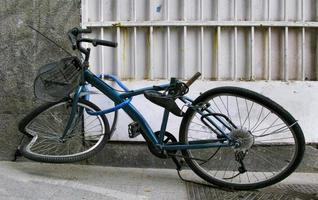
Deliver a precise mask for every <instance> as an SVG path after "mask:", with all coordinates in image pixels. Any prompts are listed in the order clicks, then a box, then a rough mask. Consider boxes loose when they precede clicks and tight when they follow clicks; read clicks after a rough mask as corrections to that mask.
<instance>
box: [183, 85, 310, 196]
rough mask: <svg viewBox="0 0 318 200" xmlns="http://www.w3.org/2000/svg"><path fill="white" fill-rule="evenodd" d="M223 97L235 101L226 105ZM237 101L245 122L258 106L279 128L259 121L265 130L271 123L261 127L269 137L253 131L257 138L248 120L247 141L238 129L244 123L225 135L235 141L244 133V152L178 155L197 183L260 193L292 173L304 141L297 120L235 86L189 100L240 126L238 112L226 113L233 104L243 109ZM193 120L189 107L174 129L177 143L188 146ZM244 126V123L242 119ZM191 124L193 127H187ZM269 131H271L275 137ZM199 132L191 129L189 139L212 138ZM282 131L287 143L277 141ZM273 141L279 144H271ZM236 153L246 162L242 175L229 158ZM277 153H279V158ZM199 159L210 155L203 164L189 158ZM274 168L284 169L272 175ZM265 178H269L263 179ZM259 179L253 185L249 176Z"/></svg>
mask: <svg viewBox="0 0 318 200" xmlns="http://www.w3.org/2000/svg"><path fill="white" fill-rule="evenodd" d="M225 97H226V98H225ZM222 98H223V99H222ZM229 98H234V99H235V100H233V101H234V103H233V102H230V101H231V100H229ZM240 99H244V100H242V102H243V103H242V102H241V103H242V104H244V103H246V108H247V109H246V111H245V112H246V115H247V117H246V118H251V117H252V116H251V115H254V109H256V108H255V107H254V106H257V105H256V104H258V105H260V106H263V107H264V108H263V107H262V109H265V110H268V111H269V113H270V114H268V116H272V115H275V116H277V121H278V120H280V121H281V122H282V123H284V124H283V125H284V126H283V125H276V124H271V122H264V123H266V126H268V125H269V124H271V125H270V126H268V127H266V128H269V129H268V130H270V131H272V132H269V133H266V132H264V133H263V131H268V130H267V129H258V127H256V128H257V130H261V132H262V134H259V133H257V132H260V131H256V129H251V125H252V122H253V120H252V119H251V120H250V119H249V120H250V121H249V122H248V123H249V125H248V126H249V128H250V130H248V131H250V136H248V135H249V132H248V131H245V130H246V129H245V128H243V127H244V126H247V122H244V123H246V125H245V124H243V126H236V128H237V130H239V131H233V130H235V129H234V128H233V129H232V131H229V134H230V135H231V136H233V137H234V136H235V137H238V135H239V134H241V135H244V134H245V135H246V136H248V137H245V136H244V137H243V139H242V140H241V141H243V142H242V144H244V145H246V146H245V147H244V148H243V147H239V148H241V149H237V148H236V147H232V148H231V147H218V148H209V149H205V150H204V151H205V152H203V150H202V151H201V152H199V153H198V152H196V151H200V150H189V149H188V150H182V154H183V156H184V158H185V161H186V163H187V164H188V166H189V167H190V168H191V169H192V170H193V171H194V172H195V173H196V174H197V175H198V176H199V177H201V178H202V179H204V180H206V181H207V182H209V183H212V184H214V185H217V186H220V187H226V188H230V189H237V190H250V189H258V188H263V187H266V186H269V185H272V184H275V183H277V182H279V181H281V180H283V179H284V178H286V177H287V176H288V175H290V174H291V173H292V172H293V171H294V170H295V169H296V168H297V166H298V165H299V164H300V162H301V160H302V157H303V155H304V150H305V139H304V136H303V133H302V130H301V128H300V126H299V125H298V123H297V121H296V120H295V119H294V118H293V117H292V116H291V115H290V114H289V113H288V112H287V111H286V110H285V109H284V108H282V107H281V106H280V105H278V104H277V103H275V102H274V101H272V100H270V99H269V98H267V97H265V96H263V95H261V94H258V93H256V92H253V91H250V90H247V89H243V88H237V87H220V88H215V89H211V90H209V91H206V92H205V93H203V94H202V95H200V96H199V97H198V98H197V99H195V101H194V102H193V105H199V104H200V103H202V102H210V101H211V100H212V102H211V105H210V107H209V108H211V110H212V112H215V113H223V114H225V115H226V116H227V117H228V118H229V119H230V120H231V121H232V122H234V121H236V124H239V122H238V121H239V120H238V118H240V121H241V124H240V125H242V121H243V120H241V116H239V117H238V116H237V115H241V114H237V113H240V112H242V110H241V111H240V109H237V111H234V112H233V110H235V109H233V110H230V109H229V105H231V104H233V105H234V104H236V105H237V108H240V107H241V109H242V108H243V106H244V105H241V104H238V102H239V101H240ZM226 100H227V102H226ZM216 101H219V102H220V104H221V106H222V104H223V107H224V108H223V111H224V110H226V109H227V112H223V111H222V108H221V106H220V107H219V108H216V107H217V106H215V105H218V104H217V102H216ZM235 101H236V102H235ZM251 102H253V103H251ZM248 105H250V106H248ZM252 110H253V112H252ZM262 112H263V110H262ZM264 112H265V111H264ZM255 113H259V112H256V110H255ZM257 115H259V116H262V118H263V116H264V115H265V114H264V115H263V114H257ZM257 115H256V116H257ZM195 116H196V111H195V110H194V109H192V108H189V109H188V110H187V112H186V114H185V116H184V117H183V119H182V122H181V126H180V129H179V134H180V136H179V137H180V138H179V139H180V142H181V143H184V144H187V143H188V141H190V140H193V138H190V137H192V135H191V131H192V130H191V129H193V127H195V126H198V127H199V125H197V124H195V123H197V122H195V123H194V120H196V117H195ZM268 116H267V117H266V118H265V119H263V121H265V120H266V121H267V120H268V118H269V117H268ZM242 118H243V117H242ZM271 118H272V119H274V117H271ZM193 119H194V120H193ZM224 119H225V118H224ZM272 119H271V120H272ZM192 120H193V122H192ZM245 121H247V120H246V119H245ZM191 123H192V124H193V125H191ZM257 123H260V122H259V121H257ZM261 123H263V122H261ZM275 123H276V121H275ZM282 123H281V124H282ZM285 123H286V124H285ZM202 124H203V125H204V123H202ZM202 124H201V125H202ZM190 125H191V126H190ZM258 126H259V125H258ZM275 126H276V127H275ZM280 126H282V127H280ZM285 126H286V127H285ZM189 127H190V128H189ZM200 127H201V126H200ZM202 127H203V126H202ZM202 127H201V128H202ZM273 127H275V128H273ZM253 128H254V127H253ZM280 128H281V129H280ZM204 130H207V129H204ZM251 130H253V131H251ZM275 130H277V131H276V132H275ZM283 130H284V131H283ZM200 131H202V130H201V129H200V130H195V134H197V135H195V136H196V137H201V138H202V137H203V135H204V134H209V135H213V134H214V132H213V131H208V133H201V132H200ZM288 131H289V132H290V133H291V135H292V136H291V137H292V139H291V138H281V135H282V134H287V132H288ZM256 133H257V134H256ZM189 134H190V135H189ZM207 137H215V138H217V136H207ZM266 137H268V138H270V141H269V139H267V140H266V139H265V140H264V139H262V138H266ZM277 137H278V138H277ZM238 138H239V137H238ZM249 138H250V139H249ZM252 138H253V139H252ZM259 138H260V139H259ZM199 139H200V138H199ZM275 139H276V140H275ZM277 139H279V140H278V141H277ZM244 141H245V143H244ZM247 141H250V142H247ZM251 141H252V142H251ZM293 141H294V142H293ZM250 145H251V146H250ZM242 146H243V145H242ZM245 148H246V149H245ZM235 149H236V150H235ZM289 149H294V152H293V153H292V154H291V153H290V154H289V153H286V152H288V150H289ZM265 150H266V151H265ZM278 150H280V151H278ZM239 151H241V152H244V157H243V163H244V162H246V163H245V164H244V165H245V167H246V170H247V172H244V173H240V172H237V171H239V169H238V166H240V164H239V163H238V162H237V161H235V160H232V158H236V157H235V155H236V152H239ZM277 152H279V154H278V153H277ZM205 154H206V155H205ZM233 154H234V156H233ZM267 154H271V155H270V156H268V155H267ZM285 154H286V159H287V158H288V159H289V160H283V159H284V158H285ZM203 155H205V156H210V157H205V162H202V161H198V160H195V159H191V157H192V158H194V157H195V158H198V156H203ZM200 158H201V157H200ZM206 158H208V159H206ZM269 159H272V160H273V161H272V163H270V161H271V160H269ZM245 160H246V161H245ZM252 161H254V162H252ZM199 162H200V163H199ZM247 164H248V166H247ZM208 165H209V166H208ZM232 165H233V166H232ZM275 165H277V166H275ZM280 165H281V166H283V165H285V166H283V167H282V168H280V171H278V170H277V169H278V168H279V167H280ZM241 166H242V165H241ZM278 166H279V167H278ZM275 167H277V168H275ZM273 169H275V170H273ZM209 170H210V171H209ZM231 170H232V171H231ZM249 170H250V171H249ZM257 170H259V171H257ZM276 170H277V173H276ZM273 171H275V172H273ZM253 173H254V175H253ZM249 174H250V175H249ZM270 174H271V176H269V175H270ZM235 175H237V176H236V177H234V178H233V176H235ZM260 175H262V176H264V177H265V178H262V179H261V178H260V180H257V179H256V178H254V177H253V176H255V177H256V176H260ZM222 176H223V177H222ZM243 176H244V177H243ZM250 176H251V177H250ZM267 176H268V177H267ZM252 178H253V179H255V181H252ZM230 179H232V180H230ZM244 181H245V182H244Z"/></svg>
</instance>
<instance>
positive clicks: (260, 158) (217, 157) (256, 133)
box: [19, 28, 305, 189]
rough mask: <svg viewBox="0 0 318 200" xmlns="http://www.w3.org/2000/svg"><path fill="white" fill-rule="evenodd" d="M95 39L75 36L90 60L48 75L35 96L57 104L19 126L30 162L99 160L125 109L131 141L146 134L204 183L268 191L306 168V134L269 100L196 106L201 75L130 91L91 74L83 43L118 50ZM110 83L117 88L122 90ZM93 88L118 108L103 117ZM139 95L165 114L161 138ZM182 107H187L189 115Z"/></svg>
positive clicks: (244, 97)
mask: <svg viewBox="0 0 318 200" xmlns="http://www.w3.org/2000/svg"><path fill="white" fill-rule="evenodd" d="M89 32H91V30H90V29H81V28H73V29H71V30H70V31H69V32H68V36H69V39H70V41H71V43H72V47H73V49H74V50H79V51H80V52H81V53H82V54H84V55H85V57H84V59H82V60H81V59H79V58H77V57H75V56H70V57H67V58H63V59H61V60H60V61H58V62H55V63H50V64H48V65H45V66H43V67H42V68H41V69H40V71H39V75H38V76H37V78H36V80H35V85H34V87H35V93H36V95H37V96H40V97H42V98H44V99H50V100H51V101H53V102H49V103H46V104H44V105H42V106H40V107H39V108H37V109H35V110H34V111H33V112H31V113H30V114H28V115H27V116H26V117H25V118H24V119H23V120H22V121H21V123H20V125H19V130H20V131H21V132H22V133H24V134H25V135H27V136H28V137H27V138H28V140H27V141H25V142H24V143H23V144H22V145H21V147H20V151H21V153H22V155H23V156H25V157H26V158H29V159H31V160H35V161H40V162H53V163H64V162H74V161H79V160H83V159H87V158H89V157H91V156H93V155H94V154H96V153H97V152H99V151H100V150H101V149H102V148H103V147H104V145H105V144H106V142H107V140H108V139H110V138H111V136H112V134H113V131H114V127H115V126H116V121H117V111H118V110H119V109H123V110H124V111H125V112H126V113H127V114H128V115H129V116H130V117H131V118H132V120H133V123H131V124H129V126H128V132H129V137H131V138H134V137H136V136H138V135H140V134H141V135H142V136H143V137H144V139H145V140H146V142H147V144H148V147H149V150H150V152H151V153H152V154H154V155H155V156H157V157H159V158H162V159H167V158H171V159H172V160H173V161H174V163H175V164H176V166H177V169H178V170H181V168H182V167H183V166H182V165H181V163H180V160H181V159H184V160H185V162H186V163H187V164H188V166H189V167H190V168H191V169H192V170H193V171H194V172H195V173H196V174H197V175H198V176H200V177H201V178H203V179H204V180H206V181H208V182H209V183H212V184H215V185H218V186H221V187H228V188H233V189H255V188H261V187H265V186H268V185H271V184H274V183H277V182H279V181H281V180H282V179H284V178H286V177H287V176H288V175H290V174H291V173H292V172H293V171H294V170H295V169H296V167H297V166H298V165H299V163H300V162H301V159H302V157H303V154H304V148H305V140H304V136H303V133H302V130H301V128H300V126H299V125H298V123H297V121H296V120H295V119H294V118H293V117H292V116H291V115H290V114H289V113H288V112H287V111H286V110H284V109H283V108H282V107H281V106H279V105H278V104H277V103H275V102H273V101H272V100H270V99H269V98H267V97H265V96H262V95H260V94H258V93H255V92H253V91H250V90H246V89H242V88H237V87H220V88H215V89H211V90H209V91H206V92H204V93H203V94H201V95H200V96H199V97H197V98H196V99H195V100H192V99H190V98H188V97H186V96H185V95H186V94H187V92H188V91H189V87H190V85H191V84H192V83H193V82H194V81H195V80H196V79H197V78H198V77H199V76H200V73H196V74H195V75H194V76H193V77H192V78H191V79H190V80H189V81H188V82H186V83H184V82H182V81H180V80H177V79H176V78H171V80H170V83H168V84H164V85H156V86H151V87H146V88H141V89H135V90H130V89H128V88H127V87H126V86H125V85H124V84H123V83H122V82H121V81H120V80H119V79H117V78H116V77H115V76H112V75H105V76H104V75H103V76H98V75H94V74H93V73H92V72H91V71H90V70H89V56H90V49H89V48H84V47H83V46H82V43H84V42H86V43H91V44H93V45H94V46H97V45H104V46H109V47H116V46H117V43H114V42H110V41H105V40H99V39H90V38H82V36H81V35H82V33H89ZM103 79H107V80H110V81H113V82H115V83H117V85H118V86H119V87H120V88H121V90H118V89H115V88H113V87H112V86H111V85H110V84H107V83H106V82H105V81H103ZM87 84H90V85H91V86H92V87H95V88H96V89H97V90H99V91H100V92H102V93H103V94H104V95H106V96H107V97H108V98H109V99H111V100H112V101H113V102H114V107H112V108H110V109H106V110H101V109H99V108H98V107H97V106H96V105H94V104H93V103H92V102H90V101H89V95H90V93H91V92H90V91H88V90H87ZM137 95H144V96H145V98H146V99H148V100H149V101H151V102H153V103H154V104H156V105H158V106H161V107H163V108H165V110H164V113H163V119H162V124H161V129H160V130H158V131H153V130H152V129H151V127H150V126H149V125H148V123H147V121H146V120H145V119H144V117H143V116H142V114H140V112H138V110H137V109H136V108H135V107H134V106H133V104H132V99H133V97H134V96H137ZM176 100H178V101H180V102H182V103H183V104H184V105H183V109H180V106H179V105H178V104H177V103H176ZM184 108H186V109H184ZM111 112H114V113H115V117H114V120H113V122H112V123H111V124H109V121H108V119H107V118H106V116H107V115H106V114H108V113H111ZM170 113H172V114H174V115H176V116H179V117H182V118H183V119H182V122H181V126H180V130H179V140H177V139H176V138H175V137H174V136H173V134H171V133H169V132H167V131H166V126H167V123H168V118H169V114H170Z"/></svg>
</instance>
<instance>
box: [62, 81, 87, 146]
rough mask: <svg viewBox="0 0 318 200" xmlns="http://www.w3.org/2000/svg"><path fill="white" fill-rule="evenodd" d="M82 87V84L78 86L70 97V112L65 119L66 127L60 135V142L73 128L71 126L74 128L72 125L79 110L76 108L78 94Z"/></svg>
mask: <svg viewBox="0 0 318 200" xmlns="http://www.w3.org/2000/svg"><path fill="white" fill-rule="evenodd" d="M83 87H84V86H82V85H80V86H78V87H77V89H76V90H75V93H74V96H73V97H72V110H71V114H70V116H69V118H68V120H67V124H66V127H65V129H64V132H63V135H62V136H61V137H60V140H61V141H62V142H64V141H65V137H66V136H67V135H68V133H69V132H70V131H72V130H73V128H74V127H73V126H74V125H75V123H76V119H78V114H79V111H78V110H77V104H78V100H79V97H80V94H81V92H82V90H83Z"/></svg>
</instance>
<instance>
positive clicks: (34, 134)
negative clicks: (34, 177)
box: [19, 99, 110, 163]
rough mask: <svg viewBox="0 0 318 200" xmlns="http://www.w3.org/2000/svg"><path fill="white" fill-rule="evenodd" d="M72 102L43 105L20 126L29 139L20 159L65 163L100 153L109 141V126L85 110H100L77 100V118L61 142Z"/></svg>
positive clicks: (81, 100) (102, 117)
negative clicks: (23, 157) (22, 157)
mask: <svg viewBox="0 0 318 200" xmlns="http://www.w3.org/2000/svg"><path fill="white" fill-rule="evenodd" d="M71 110H72V100H71V99H64V100H62V101H59V102H54V103H48V104H45V105H43V106H41V107H39V108H37V109H35V110H34V111H33V112H31V113H30V114H29V115H28V116H26V117H25V118H24V119H23V120H22V121H21V123H20V125H19V129H20V131H21V132H23V133H25V134H27V135H29V136H31V137H30V139H29V141H28V142H27V143H26V144H23V145H22V146H21V148H20V151H21V153H22V155H23V156H25V157H26V158H29V159H31V160H35V161H40V162H53V163H65V162H75V161H80V160H83V159H86V158H89V157H91V156H93V155H94V154H96V153H97V152H99V151H100V150H101V149H102V148H103V147H104V145H105V143H106V142H107V140H108V134H109V133H110V129H109V124H108V121H107V119H106V117H105V116H104V115H102V116H92V115H89V114H87V111H88V110H89V111H92V112H96V111H99V110H100V109H99V108H98V107H97V106H96V105H94V104H93V103H91V102H89V101H86V100H83V99H79V102H78V105H77V108H76V116H75V118H74V120H73V123H72V126H71V128H70V129H69V131H68V133H67V135H66V136H65V137H64V139H63V140H62V139H61V136H62V135H63V132H64V129H65V128H66V125H67V123H68V121H69V116H70V113H71Z"/></svg>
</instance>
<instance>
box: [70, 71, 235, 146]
mask: <svg viewBox="0 0 318 200" xmlns="http://www.w3.org/2000/svg"><path fill="white" fill-rule="evenodd" d="M110 78H111V79H113V80H114V81H115V82H116V83H117V84H118V85H119V86H120V87H122V88H123V89H124V90H125V92H123V93H119V92H117V91H116V90H114V89H113V88H112V87H111V86H109V85H108V84H107V83H105V82H104V81H103V80H102V79H100V78H99V77H97V76H96V75H94V74H93V73H92V72H90V71H89V70H85V71H84V80H85V81H86V82H87V83H89V84H91V85H92V86H93V87H95V88H97V89H98V90H99V91H101V92H102V93H103V94H105V95H106V96H107V97H108V98H110V99H111V100H112V101H113V102H114V103H115V105H116V106H115V107H114V108H111V109H107V112H103V111H99V112H98V113H88V114H95V115H101V114H106V113H109V112H112V111H114V110H116V109H120V108H122V109H123V110H124V111H125V112H126V113H127V114H128V115H129V116H130V118H131V119H132V120H134V121H135V122H137V123H138V124H139V125H140V127H141V129H142V133H141V134H142V136H143V137H144V139H145V140H146V142H147V143H148V144H149V143H150V144H151V145H153V146H155V147H157V148H159V149H160V150H185V149H202V148H212V147H222V146H223V147H229V146H234V145H235V141H233V140H232V139H231V138H229V136H228V135H227V134H225V133H224V132H223V131H222V130H221V131H220V132H221V135H222V136H223V137H222V138H221V139H210V140H198V141H193V142H191V141H190V142H188V143H187V144H181V143H169V144H165V143H163V137H164V133H165V131H166V126H167V122H168V117H169V111H167V110H166V109H165V111H164V115H163V120H162V124H161V129H160V135H159V138H158V137H157V136H156V135H155V134H154V132H153V130H152V129H151V127H150V126H149V124H148V123H147V121H146V120H145V119H144V117H143V116H142V114H141V113H140V112H139V111H138V110H137V109H136V108H135V107H134V106H133V105H132V104H131V103H130V100H131V99H132V97H134V96H137V95H140V94H143V93H144V92H145V91H148V90H155V91H163V90H166V89H167V88H168V87H169V86H170V84H164V85H158V86H152V87H145V88H141V89H138V90H130V91H129V90H128V88H126V87H125V86H124V84H123V83H122V82H120V81H119V80H118V79H116V78H115V77H113V76H110ZM82 90H83V87H82V86H79V87H78V88H77V90H76V92H75V95H74V97H73V99H74V100H73V110H74V111H73V112H75V109H74V108H75V107H76V104H77V102H78V98H79V97H80V93H81V92H82ZM180 100H181V101H183V102H184V103H192V102H193V101H192V100H191V99H189V98H187V97H181V98H180ZM119 105H121V106H119ZM101 112H103V113H101ZM198 112H199V113H200V114H201V115H202V116H203V115H204V114H203V112H200V111H198ZM212 115H213V114H212ZM74 116H75V115H74V114H73V117H74ZM71 118H72V114H71ZM208 121H209V122H210V123H212V124H213V125H214V126H215V124H214V123H213V122H212V121H211V119H208ZM66 129H67V128H66ZM217 129H220V128H218V127H217ZM65 134H66V133H65Z"/></svg>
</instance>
